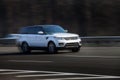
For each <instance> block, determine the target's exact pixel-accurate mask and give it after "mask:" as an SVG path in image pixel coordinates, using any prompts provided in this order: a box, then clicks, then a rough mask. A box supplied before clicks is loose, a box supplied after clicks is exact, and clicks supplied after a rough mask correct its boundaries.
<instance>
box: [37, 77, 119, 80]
mask: <svg viewBox="0 0 120 80" xmlns="http://www.w3.org/2000/svg"><path fill="white" fill-rule="evenodd" d="M115 78H120V77H114V76H113V77H112V76H102V77H70V78H54V79H42V80H83V79H84V80H86V79H87V80H88V79H115ZM36 80H41V79H36Z"/></svg>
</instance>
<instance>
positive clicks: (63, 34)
mask: <svg viewBox="0 0 120 80" xmlns="http://www.w3.org/2000/svg"><path fill="white" fill-rule="evenodd" d="M53 35H54V36H55V37H78V35H77V34H73V33H54V34H53Z"/></svg>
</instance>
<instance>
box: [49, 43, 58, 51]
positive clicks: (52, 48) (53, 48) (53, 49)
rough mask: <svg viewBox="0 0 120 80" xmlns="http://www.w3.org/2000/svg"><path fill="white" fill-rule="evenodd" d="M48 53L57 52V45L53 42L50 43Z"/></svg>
mask: <svg viewBox="0 0 120 80" xmlns="http://www.w3.org/2000/svg"><path fill="white" fill-rule="evenodd" d="M48 53H57V50H56V46H55V44H54V43H53V42H50V43H49V44H48Z"/></svg>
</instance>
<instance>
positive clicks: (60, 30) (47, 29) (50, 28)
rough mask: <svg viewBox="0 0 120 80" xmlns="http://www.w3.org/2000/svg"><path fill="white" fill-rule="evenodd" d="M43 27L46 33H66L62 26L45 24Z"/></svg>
mask: <svg viewBox="0 0 120 80" xmlns="http://www.w3.org/2000/svg"><path fill="white" fill-rule="evenodd" d="M43 29H44V31H45V33H46V34H53V33H65V30H64V29H63V28H62V27H60V26H44V27H43Z"/></svg>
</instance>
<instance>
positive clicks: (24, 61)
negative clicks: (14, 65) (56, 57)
mask: <svg viewBox="0 0 120 80" xmlns="http://www.w3.org/2000/svg"><path fill="white" fill-rule="evenodd" d="M8 61H9V62H21V63H51V62H53V61H36V60H8Z"/></svg>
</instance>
